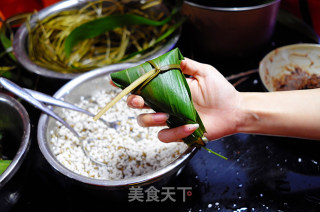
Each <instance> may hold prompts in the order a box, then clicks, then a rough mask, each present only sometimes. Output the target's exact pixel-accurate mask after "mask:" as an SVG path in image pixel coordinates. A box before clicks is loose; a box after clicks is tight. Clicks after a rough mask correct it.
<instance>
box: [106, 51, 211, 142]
mask: <svg viewBox="0 0 320 212" xmlns="http://www.w3.org/2000/svg"><path fill="white" fill-rule="evenodd" d="M181 60H183V56H182V54H181V52H180V51H179V49H178V48H176V49H173V50H171V51H170V52H167V53H166V54H164V55H162V56H160V57H158V58H155V59H153V60H151V61H148V62H145V63H143V64H141V65H139V66H135V67H132V68H129V69H126V70H123V71H120V72H115V73H112V74H111V79H112V81H113V83H114V84H115V85H117V86H118V87H120V88H121V89H125V88H126V87H128V86H129V85H130V84H131V83H133V82H134V81H135V80H137V79H138V78H139V77H140V76H142V75H144V74H145V73H147V72H149V71H151V70H154V69H157V70H158V71H159V72H157V74H156V75H153V76H152V77H151V78H149V79H148V80H146V81H145V82H144V83H142V84H141V85H140V86H139V87H137V88H136V89H135V90H134V91H132V92H131V93H135V94H139V95H141V96H142V97H143V98H144V100H145V103H146V105H148V106H149V107H150V108H152V109H153V110H154V111H156V112H164V113H168V114H169V115H170V116H169V119H168V121H167V124H168V126H169V127H170V128H173V127H178V126H181V125H185V124H199V128H198V129H197V130H196V131H195V132H193V133H192V134H191V135H190V136H188V137H186V138H184V139H183V140H184V142H185V143H186V144H188V145H189V146H190V145H193V144H198V145H201V146H204V145H205V144H204V142H203V140H202V137H203V134H204V132H205V131H206V130H205V127H204V125H203V123H202V121H201V119H200V116H199V114H198V112H197V111H196V109H195V107H194V105H193V102H192V96H191V92H190V89H189V86H188V83H187V81H186V78H185V76H184V74H183V73H182V72H181V69H180V63H181Z"/></svg>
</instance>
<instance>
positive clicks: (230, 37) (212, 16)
mask: <svg viewBox="0 0 320 212" xmlns="http://www.w3.org/2000/svg"><path fill="white" fill-rule="evenodd" d="M279 5H280V0H274V1H272V2H269V3H266V4H261V5H258V6H250V7H225V8H224V7H209V6H204V5H199V4H196V3H193V2H190V1H184V3H183V6H182V14H183V15H185V16H187V17H188V19H189V22H190V24H191V26H192V29H190V30H191V31H190V33H192V34H193V37H194V41H195V43H197V44H198V45H200V46H201V47H202V48H203V49H205V50H207V51H208V52H210V53H211V54H212V56H214V57H218V58H220V59H228V60H229V59H230V58H236V57H244V56H248V55H250V54H253V53H255V52H256V51H257V50H259V49H260V48H261V47H263V46H264V45H265V44H266V43H267V42H268V41H269V40H270V38H271V36H272V34H273V31H274V27H275V23H276V18H277V14H278V10H279Z"/></svg>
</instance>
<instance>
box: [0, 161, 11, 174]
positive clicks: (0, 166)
mask: <svg viewBox="0 0 320 212" xmlns="http://www.w3.org/2000/svg"><path fill="white" fill-rule="evenodd" d="M10 163H11V160H0V175H1V174H2V173H3V172H4V171H5V170H6V169H7V168H8V166H9V165H10Z"/></svg>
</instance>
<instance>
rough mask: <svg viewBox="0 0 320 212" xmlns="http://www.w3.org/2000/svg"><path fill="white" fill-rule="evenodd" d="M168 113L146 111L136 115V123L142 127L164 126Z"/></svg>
mask: <svg viewBox="0 0 320 212" xmlns="http://www.w3.org/2000/svg"><path fill="white" fill-rule="evenodd" d="M168 118H169V114H167V113H148V114H140V115H139V116H138V117H137V120H138V124H139V125H140V126H142V127H152V126H166V125H167V123H166V122H167V120H168Z"/></svg>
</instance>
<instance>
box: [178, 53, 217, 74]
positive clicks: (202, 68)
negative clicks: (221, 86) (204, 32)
mask: <svg viewBox="0 0 320 212" xmlns="http://www.w3.org/2000/svg"><path fill="white" fill-rule="evenodd" d="M180 67H181V71H182V73H184V74H186V75H190V76H193V77H194V78H197V77H205V76H206V75H207V74H206V73H207V71H206V70H208V69H212V67H211V66H210V65H207V64H203V63H199V62H196V61H194V60H191V59H189V58H184V60H182V61H181V64H180Z"/></svg>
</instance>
